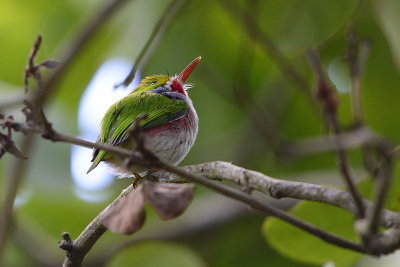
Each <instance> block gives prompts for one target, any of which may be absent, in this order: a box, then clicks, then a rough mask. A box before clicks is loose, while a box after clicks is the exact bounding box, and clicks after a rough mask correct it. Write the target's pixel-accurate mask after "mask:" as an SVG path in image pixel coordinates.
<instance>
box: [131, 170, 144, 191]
mask: <svg viewBox="0 0 400 267" xmlns="http://www.w3.org/2000/svg"><path fill="white" fill-rule="evenodd" d="M133 175H134V176H135V179H134V180H133V181H132V186H133V188H136V187H137V184H138V182H139V181H140V180H141V179H142V178H143V177H142V176H140V175H139V174H138V173H136V172H135V173H134V174H133Z"/></svg>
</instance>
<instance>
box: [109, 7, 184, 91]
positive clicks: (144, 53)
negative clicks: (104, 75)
mask: <svg viewBox="0 0 400 267" xmlns="http://www.w3.org/2000/svg"><path fill="white" fill-rule="evenodd" d="M186 3H187V0H172V2H171V3H170V4H169V5H168V6H167V8H166V9H165V10H164V12H163V14H162V15H161V17H160V18H159V19H158V21H157V23H156V25H155V26H154V29H153V31H152V33H151V35H150V37H149V39H147V42H146V44H145V45H144V47H143V48H142V50H141V51H140V53H139V55H138V57H137V58H136V60H135V63H134V64H133V67H132V69H131V71H130V72H129V74H128V76H127V77H126V78H125V80H124V81H123V82H122V83H120V84H117V85H116V87H118V86H121V85H124V86H128V85H129V84H130V83H131V82H132V81H133V79H135V75H136V72H137V70H138V69H139V68H140V67H142V65H143V64H144V63H145V61H146V59H147V58H148V57H149V55H150V53H151V50H152V48H154V47H155V46H156V45H157V44H158V42H159V40H160V39H161V37H162V36H163V34H164V33H165V32H166V30H167V29H168V27H169V26H170V24H171V22H172V21H173V20H174V18H175V17H176V16H177V15H178V14H179V12H180V11H181V10H182V9H183V6H184V5H185V4H186Z"/></svg>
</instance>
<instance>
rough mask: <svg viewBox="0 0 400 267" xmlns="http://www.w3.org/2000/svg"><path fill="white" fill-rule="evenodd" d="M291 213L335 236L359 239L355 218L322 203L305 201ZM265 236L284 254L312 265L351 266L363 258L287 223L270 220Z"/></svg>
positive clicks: (266, 221)
mask: <svg viewBox="0 0 400 267" xmlns="http://www.w3.org/2000/svg"><path fill="white" fill-rule="evenodd" d="M291 213H292V214H293V215H295V216H297V217H299V218H302V219H305V220H307V221H309V222H310V223H313V224H315V225H317V226H319V227H321V228H323V229H324V230H327V231H329V232H333V233H335V234H338V235H340V236H343V237H345V238H348V239H350V240H355V239H356V236H357V235H356V233H355V232H354V229H353V220H354V218H353V215H352V214H351V213H350V212H347V211H345V210H342V209H340V208H337V207H333V206H328V205H326V204H322V203H315V202H308V201H302V202H300V203H299V204H298V205H296V206H295V207H294V208H293V209H292V210H291ZM262 232H263V234H264V237H265V239H266V240H267V241H268V243H269V244H270V245H271V246H272V247H274V248H275V249H276V250H278V251H279V252H280V253H281V254H283V255H285V256H287V257H289V258H291V259H294V260H297V261H300V262H306V263H310V264H318V265H322V264H324V263H326V262H328V261H334V262H335V264H336V266H337V267H338V266H348V265H350V264H351V263H353V262H354V261H356V260H357V259H358V258H359V257H360V256H361V254H358V253H356V252H352V251H350V250H346V249H343V248H340V247H337V246H334V245H331V244H328V243H326V242H324V241H323V240H321V239H319V238H317V237H315V236H313V235H310V234H309V233H307V232H305V231H303V230H300V229H299V228H297V227H294V226H292V225H290V224H288V223H286V222H283V221H281V220H278V219H276V218H271V217H270V218H267V219H266V220H265V222H264V225H263V228H262Z"/></svg>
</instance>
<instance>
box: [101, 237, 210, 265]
mask: <svg viewBox="0 0 400 267" xmlns="http://www.w3.org/2000/svg"><path fill="white" fill-rule="evenodd" d="M106 266H108V267H112V266H142V267H143V266H144V267H151V266H158V267H168V266H171V267H172V266H173V267H179V266H184V267H203V266H207V265H206V264H205V263H204V261H203V259H202V258H201V257H200V256H199V255H198V254H197V253H196V252H195V251H193V250H191V249H190V248H189V247H186V246H182V245H179V244H175V243H172V242H165V241H146V242H140V243H137V244H134V245H131V246H129V247H126V248H124V249H122V250H121V251H119V252H118V253H117V254H116V255H115V257H113V258H112V259H111V261H110V262H108V263H107V265H106Z"/></svg>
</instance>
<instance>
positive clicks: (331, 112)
mask: <svg viewBox="0 0 400 267" xmlns="http://www.w3.org/2000/svg"><path fill="white" fill-rule="evenodd" d="M307 56H308V59H309V61H310V65H311V67H312V69H313V71H314V75H315V78H316V81H317V84H316V97H317V99H318V100H319V101H320V102H321V104H322V112H323V114H324V116H325V119H326V122H327V124H328V125H330V126H331V127H332V129H333V135H334V136H333V137H334V142H335V146H336V152H337V158H338V162H339V169H340V172H341V173H342V176H343V178H344V180H345V182H346V185H347V188H348V189H349V191H350V193H351V195H352V196H353V200H354V202H355V204H356V206H357V213H356V215H357V217H358V218H364V216H365V208H364V204H363V202H362V198H361V194H360V192H359V191H358V189H357V187H356V185H355V181H354V177H353V174H352V172H351V170H350V165H349V163H348V160H347V157H346V153H345V150H344V148H343V145H342V140H341V139H340V137H339V135H340V129H339V121H338V119H337V115H336V111H337V106H338V104H339V100H338V98H337V96H336V94H335V92H334V90H333V88H332V87H331V85H330V84H329V83H328V82H327V80H326V78H325V75H324V71H323V68H322V66H321V62H320V59H319V56H318V54H317V52H316V51H315V50H308V51H307Z"/></svg>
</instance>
